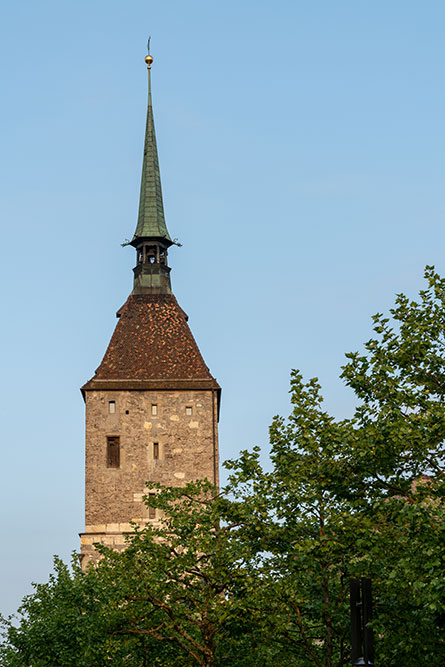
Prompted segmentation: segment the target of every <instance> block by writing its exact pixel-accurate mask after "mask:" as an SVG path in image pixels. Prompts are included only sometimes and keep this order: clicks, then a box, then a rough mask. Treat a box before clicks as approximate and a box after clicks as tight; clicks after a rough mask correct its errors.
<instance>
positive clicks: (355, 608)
mask: <svg viewBox="0 0 445 667" xmlns="http://www.w3.org/2000/svg"><path fill="white" fill-rule="evenodd" d="M349 598H350V602H351V662H352V664H353V665H355V664H356V660H358V659H359V658H360V656H361V655H362V641H361V640H362V638H361V634H362V633H361V625H362V624H361V614H360V582H359V580H358V579H350V581H349Z"/></svg>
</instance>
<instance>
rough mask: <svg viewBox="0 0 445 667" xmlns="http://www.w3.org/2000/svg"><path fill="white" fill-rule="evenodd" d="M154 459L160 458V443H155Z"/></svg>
mask: <svg viewBox="0 0 445 667" xmlns="http://www.w3.org/2000/svg"><path fill="white" fill-rule="evenodd" d="M153 458H154V459H158V458H159V442H154V443H153Z"/></svg>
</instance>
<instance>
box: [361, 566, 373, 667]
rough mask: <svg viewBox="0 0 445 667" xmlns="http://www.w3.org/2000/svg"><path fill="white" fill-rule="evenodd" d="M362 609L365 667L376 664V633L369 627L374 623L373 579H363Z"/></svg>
mask: <svg viewBox="0 0 445 667" xmlns="http://www.w3.org/2000/svg"><path fill="white" fill-rule="evenodd" d="M362 608H363V649H364V654H365V655H364V658H365V665H368V664H369V665H373V664H374V632H373V630H372V628H371V627H369V624H370V622H371V621H372V590H371V579H362Z"/></svg>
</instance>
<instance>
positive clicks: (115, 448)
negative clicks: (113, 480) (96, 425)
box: [107, 435, 120, 468]
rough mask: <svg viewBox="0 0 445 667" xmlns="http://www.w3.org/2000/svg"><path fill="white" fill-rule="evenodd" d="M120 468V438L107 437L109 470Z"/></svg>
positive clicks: (115, 436)
mask: <svg viewBox="0 0 445 667" xmlns="http://www.w3.org/2000/svg"><path fill="white" fill-rule="evenodd" d="M119 467H120V437H119V436H118V435H109V436H107V468H119Z"/></svg>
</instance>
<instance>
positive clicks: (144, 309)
mask: <svg viewBox="0 0 445 667" xmlns="http://www.w3.org/2000/svg"><path fill="white" fill-rule="evenodd" d="M118 316H119V322H118V323H117V325H116V328H115V330H114V333H113V336H112V337H111V341H110V344H109V345H108V349H107V351H106V352H105V356H104V358H103V360H102V363H101V364H100V366H99V368H98V369H97V370H96V374H95V375H94V377H93V378H92V379H91V380H90V381H89V382H87V384H86V385H84V387H83V388H82V389H83V390H89V389H99V388H101V387H102V388H104V389H106V388H110V389H111V388H115V389H124V388H128V389H138V388H140V389H144V388H159V389H161V388H184V389H185V388H189V387H192V386H193V387H196V388H197V389H198V388H203V389H204V388H214V389H219V385H218V383H217V382H216V380H215V379H214V378H213V377H212V376H211V374H210V371H209V369H208V368H207V366H206V365H205V363H204V360H203V358H202V356H201V353H200V351H199V349H198V346H197V344H196V342H195V339H194V338H193V335H192V332H191V331H190V329H189V326H188V324H187V319H188V318H187V315H186V314H185V313H184V311H183V310H182V308H180V306H179V304H178V302H177V301H176V298H175V297H174V296H173V295H172V294H169V295H154V296H152V295H135V294H131V295H130V296H129V298H128V300H127V301H126V303H125V304H124V305H123V306H122V308H121V309H120V311H119V312H118Z"/></svg>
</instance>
